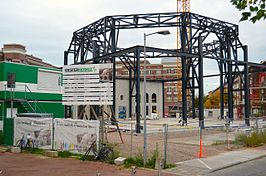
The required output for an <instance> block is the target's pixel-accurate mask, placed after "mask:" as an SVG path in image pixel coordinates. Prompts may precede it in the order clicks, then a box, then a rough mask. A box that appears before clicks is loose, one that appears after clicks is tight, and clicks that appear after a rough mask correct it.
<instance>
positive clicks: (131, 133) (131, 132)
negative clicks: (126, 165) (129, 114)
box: [130, 122, 133, 157]
mask: <svg viewBox="0 0 266 176" xmlns="http://www.w3.org/2000/svg"><path fill="white" fill-rule="evenodd" d="M132 141H133V131H132V122H130V157H132Z"/></svg>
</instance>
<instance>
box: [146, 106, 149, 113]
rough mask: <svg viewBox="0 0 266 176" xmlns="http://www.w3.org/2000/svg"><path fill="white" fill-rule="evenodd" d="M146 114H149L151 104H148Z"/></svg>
mask: <svg viewBox="0 0 266 176" xmlns="http://www.w3.org/2000/svg"><path fill="white" fill-rule="evenodd" d="M146 115H149V106H146Z"/></svg>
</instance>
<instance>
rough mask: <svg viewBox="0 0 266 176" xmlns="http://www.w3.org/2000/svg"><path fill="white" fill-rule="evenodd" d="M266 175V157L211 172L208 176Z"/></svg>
mask: <svg viewBox="0 0 266 176" xmlns="http://www.w3.org/2000/svg"><path fill="white" fill-rule="evenodd" d="M229 175H230V176H231V175H233V176H265V175H266V157H264V158H261V159H257V160H253V161H249V162H246V163H243V164H239V165H236V166H232V167H230V168H226V169H223V170H219V171H216V172H213V173H209V174H208V175H207V176H229Z"/></svg>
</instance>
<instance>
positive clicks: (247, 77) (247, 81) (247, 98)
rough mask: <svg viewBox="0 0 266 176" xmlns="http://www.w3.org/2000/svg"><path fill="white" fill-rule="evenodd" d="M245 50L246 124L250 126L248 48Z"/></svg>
mask: <svg viewBox="0 0 266 176" xmlns="http://www.w3.org/2000/svg"><path fill="white" fill-rule="evenodd" d="M243 50H244V61H245V62H246V63H245V65H244V80H245V81H244V82H245V83H244V97H245V123H246V125H247V126H250V121H249V115H250V104H249V103H250V102H249V75H248V46H244V47H243Z"/></svg>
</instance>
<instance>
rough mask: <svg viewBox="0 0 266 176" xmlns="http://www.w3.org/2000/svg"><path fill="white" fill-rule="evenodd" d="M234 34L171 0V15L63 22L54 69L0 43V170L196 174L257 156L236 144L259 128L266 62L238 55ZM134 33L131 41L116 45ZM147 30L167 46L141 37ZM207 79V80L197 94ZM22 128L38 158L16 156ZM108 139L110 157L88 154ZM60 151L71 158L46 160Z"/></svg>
mask: <svg viewBox="0 0 266 176" xmlns="http://www.w3.org/2000/svg"><path fill="white" fill-rule="evenodd" d="M171 29H174V30H171ZM170 31H171V32H172V31H174V32H176V34H174V35H173V36H176V37H173V36H171V35H172V33H171V32H170ZM240 31H241V28H240V27H239V26H238V25H237V24H233V23H231V22H226V21H223V20H220V19H215V17H207V16H204V15H200V14H196V13H192V12H190V0H177V11H176V12H163V13H162V12H158V13H140V14H124V15H108V16H105V17H101V18H100V19H98V20H96V21H94V22H91V23H89V24H88V25H85V26H84V27H82V28H79V29H77V30H75V31H74V32H73V34H72V37H71V40H70V42H69V45H68V47H67V48H66V50H65V51H64V58H63V63H64V66H63V67H60V68H59V67H55V66H53V65H50V64H48V63H45V62H43V61H42V60H41V59H38V58H36V57H33V56H32V55H31V56H30V55H29V54H26V48H25V46H23V45H18V44H7V45H4V47H3V49H2V52H0V61H1V63H0V69H1V70H2V71H3V72H4V75H5V76H3V77H5V78H2V79H3V80H2V81H3V86H2V92H3V93H2V94H0V98H1V101H0V103H1V104H0V106H1V107H0V113H1V118H0V120H1V121H2V122H1V123H0V127H1V126H3V127H2V129H3V130H2V131H3V136H4V144H5V146H0V155H2V154H3V157H0V175H1V173H2V172H3V173H9V174H11V175H16V172H17V171H23V170H24V172H22V175H47V170H57V169H58V170H57V172H54V173H53V175H60V174H61V175H62V174H66V175H68V174H69V175H72V174H75V175H84V174H87V175H88V174H89V175H95V174H96V175H102V174H103V175H121V174H122V175H147V176H148V175H169V176H171V175H206V174H209V173H212V172H216V171H217V170H221V169H223V168H227V167H229V166H232V165H236V164H238V163H239V162H248V161H249V160H255V159H257V158H261V157H263V156H264V155H266V147H265V145H262V144H264V143H263V142H262V143H261V144H260V145H262V146H260V145H259V146H260V147H257V146H255V145H254V146H252V147H257V148H254V150H253V149H250V148H248V147H250V146H248V145H244V144H243V143H241V142H239V136H243V135H244V136H252V135H253V134H254V133H259V132H262V133H264V129H265V128H266V61H261V62H260V63H256V62H251V61H249V60H250V58H249V52H250V51H249V47H248V45H247V44H245V43H242V40H241V39H240ZM138 33H142V34H143V38H142V39H143V41H142V43H137V44H135V43H134V42H132V45H131V43H130V42H128V43H127V44H125V42H124V39H123V37H125V36H130V35H132V36H135V35H137V34H138ZM155 36H156V37H157V38H160V40H162V41H163V40H164V38H166V37H169V40H171V43H175V44H176V47H174V48H167V47H165V46H163V45H162V43H160V42H157V43H156V44H153V45H152V46H150V45H149V44H150V43H149V40H150V38H151V37H155ZM129 43H130V44H129ZM158 60H159V61H160V62H158ZM209 69H210V70H212V71H209ZM23 75H24V76H23ZM26 75H29V76H26ZM27 79H29V80H27ZM209 79H211V81H213V80H215V81H216V82H215V83H218V84H217V86H216V87H215V88H214V89H212V90H211V91H209V92H207V91H206V88H207V89H208V90H209V87H208V84H207V83H206V82H208V81H209ZM213 84H214V83H213ZM215 85H216V84H215ZM21 136H22V138H21ZM24 137H27V139H28V141H30V140H29V139H32V141H34V142H32V144H34V146H32V148H39V149H40V150H41V151H44V152H43V155H46V156H45V157H44V158H38V157H34V156H33V157H32V156H28V155H27V154H24V153H23V150H24V149H23V147H22V144H21V142H22V141H23V140H24ZM22 139H23V140H22ZM35 142H36V143H35ZM27 145H28V142H27ZM27 145H26V148H27V147H28V146H27ZM108 147H110V148H112V151H111V152H110V153H112V157H115V158H112V159H113V160H112V161H111V162H110V161H106V160H101V159H99V157H101V156H100V153H101V152H100V151H101V150H103V149H106V148H108ZM9 150H10V151H11V152H12V153H9V152H8V151H9ZM26 151H27V152H28V150H26ZM21 152H22V153H23V154H21V156H18V155H16V153H21ZM60 152H70V153H72V154H73V155H72V154H69V156H70V158H72V157H73V158H75V157H76V156H78V157H80V156H81V158H82V160H83V161H72V160H63V159H60V158H56V159H55V158H53V160H48V157H47V156H49V157H60V156H59V155H60V154H61V153H60ZM44 153H45V154H44ZM74 154H75V155H74ZM113 154H114V155H113ZM107 155H108V153H107V154H106V156H107ZM91 156H93V159H92V160H93V161H95V160H97V161H104V162H107V163H112V164H116V165H120V166H115V167H112V168H111V167H109V165H107V164H106V165H105V164H102V163H98V162H97V163H96V162H93V161H91V160H90V161H85V160H87V158H90V157H91ZM20 157H21V158H25V160H28V161H29V163H30V164H28V165H25V166H24V165H23V159H21V158H20ZM46 157H47V158H46ZM86 157H87V158H86ZM81 158H79V159H81ZM108 159H109V158H108ZM117 159H118V160H117ZM7 160H8V163H16V162H17V163H16V164H14V165H19V166H20V165H21V166H23V167H16V168H17V170H16V169H13V168H14V167H13V166H11V165H8V164H4V163H5V161H7ZM120 160H121V163H122V164H121V163H119V162H120ZM84 161H85V162H84ZM128 161H130V162H132V163H129V165H127V166H126V167H128V168H122V166H124V165H126V164H128V163H127V162H128ZM117 162H118V163H119V164H118V163H117ZM134 162H135V163H134ZM138 162H139V163H138ZM38 163H43V165H42V167H40V168H39V169H38V167H39V166H38ZM62 163H63V164H62ZM86 164H88V165H86ZM63 166H64V167H63ZM71 166H75V167H76V168H79V169H78V170H76V169H72V167H71ZM142 167H146V168H147V167H148V168H152V169H156V170H145V169H143V168H142ZM95 168H97V169H95ZM86 169H89V170H90V172H89V173H88V172H84V170H86ZM37 170H38V171H37ZM19 173H20V172H19Z"/></svg>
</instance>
